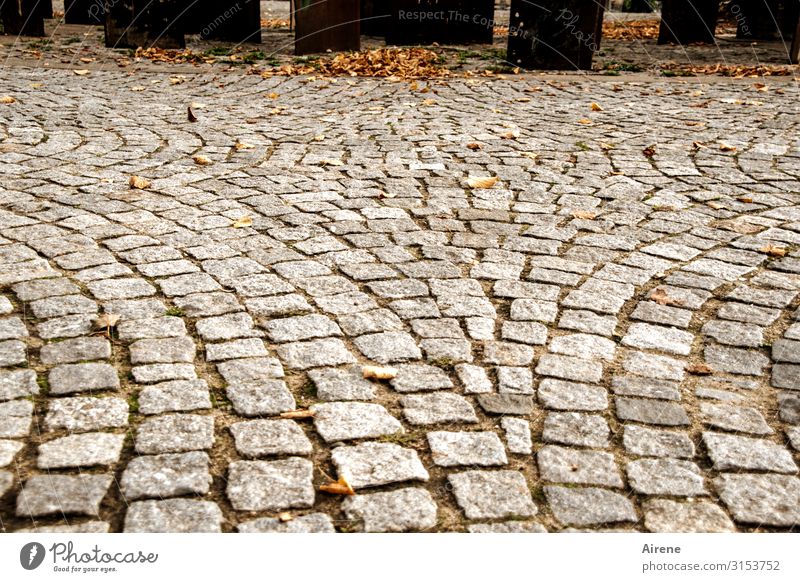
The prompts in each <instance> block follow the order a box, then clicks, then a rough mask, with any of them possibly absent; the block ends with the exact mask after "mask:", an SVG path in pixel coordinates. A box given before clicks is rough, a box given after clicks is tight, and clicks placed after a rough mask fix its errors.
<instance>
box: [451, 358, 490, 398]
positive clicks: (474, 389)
mask: <svg viewBox="0 0 800 582" xmlns="http://www.w3.org/2000/svg"><path fill="white" fill-rule="evenodd" d="M456 374H458V379H459V380H460V381H461V384H462V385H463V386H464V393H465V394H484V393H486V392H492V389H493V388H492V381H491V380H489V376H488V375H487V374H486V370H484V369H483V368H482V367H480V366H473V365H471V364H458V365H457V366H456Z"/></svg>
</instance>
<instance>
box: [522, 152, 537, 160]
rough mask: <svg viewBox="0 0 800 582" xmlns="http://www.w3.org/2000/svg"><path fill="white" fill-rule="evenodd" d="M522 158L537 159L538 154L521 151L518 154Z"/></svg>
mask: <svg viewBox="0 0 800 582" xmlns="http://www.w3.org/2000/svg"><path fill="white" fill-rule="evenodd" d="M520 155H521V156H522V157H523V158H530V159H531V160H537V159H539V154H535V153H533V152H522V153H521V154H520Z"/></svg>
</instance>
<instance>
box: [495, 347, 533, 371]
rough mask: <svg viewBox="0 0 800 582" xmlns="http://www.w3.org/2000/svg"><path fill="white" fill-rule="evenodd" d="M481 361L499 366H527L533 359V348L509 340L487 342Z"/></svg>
mask: <svg viewBox="0 0 800 582" xmlns="http://www.w3.org/2000/svg"><path fill="white" fill-rule="evenodd" d="M483 350H484V351H483V361H484V362H485V363H487V364H498V365H500V366H527V365H529V364H530V363H531V362H532V361H533V348H531V347H530V346H526V345H520V344H515V343H511V342H487V343H486V344H484V346H483Z"/></svg>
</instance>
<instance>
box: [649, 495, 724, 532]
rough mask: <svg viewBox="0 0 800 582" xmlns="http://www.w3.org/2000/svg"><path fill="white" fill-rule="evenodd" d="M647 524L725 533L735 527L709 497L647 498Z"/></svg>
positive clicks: (669, 529) (666, 528) (661, 528)
mask: <svg viewBox="0 0 800 582" xmlns="http://www.w3.org/2000/svg"><path fill="white" fill-rule="evenodd" d="M643 509H644V526H645V528H647V530H648V531H651V532H656V533H723V532H734V531H736V528H735V527H734V525H733V522H732V521H731V518H729V517H728V516H727V515H726V514H725V512H724V511H722V509H720V507H719V506H718V505H716V504H714V503H711V502H710V501H687V502H679V501H672V500H669V499H649V500H647V501H645V502H644V507H643Z"/></svg>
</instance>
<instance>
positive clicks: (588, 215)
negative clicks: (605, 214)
mask: <svg viewBox="0 0 800 582" xmlns="http://www.w3.org/2000/svg"><path fill="white" fill-rule="evenodd" d="M570 214H571V215H572V217H573V218H580V219H583V220H594V219H595V218H596V217H597V213H596V212H590V211H588V210H573V211H572V212H571V213H570Z"/></svg>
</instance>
